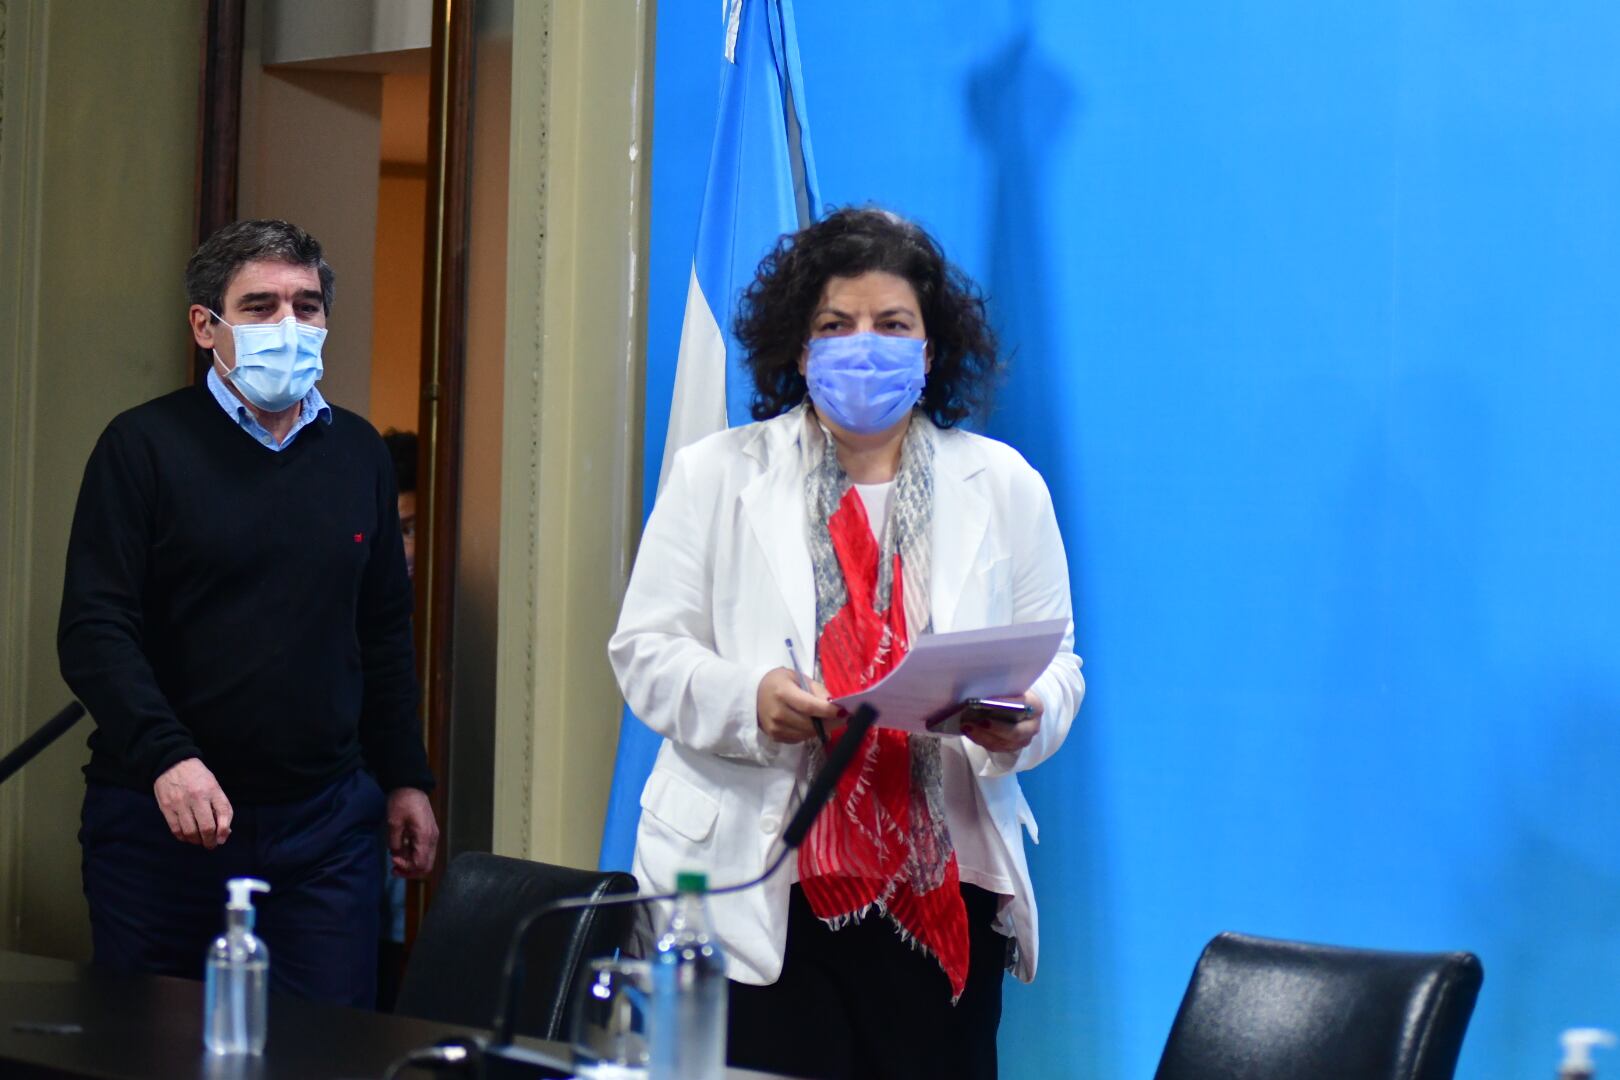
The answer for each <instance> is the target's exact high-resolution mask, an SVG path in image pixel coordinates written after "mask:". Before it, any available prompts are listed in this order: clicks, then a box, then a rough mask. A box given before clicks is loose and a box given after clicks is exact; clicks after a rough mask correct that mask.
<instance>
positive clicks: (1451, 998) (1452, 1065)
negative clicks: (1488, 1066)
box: [1156, 933, 1485, 1080]
mask: <svg viewBox="0 0 1620 1080" xmlns="http://www.w3.org/2000/svg"><path fill="white" fill-rule="evenodd" d="M1484 977H1485V976H1484V970H1483V969H1482V968H1481V967H1480V963H1479V959H1478V958H1477V957H1475V956H1474V955H1473V954H1472V953H1398V952H1376V951H1372V950H1367V949H1343V948H1336V947H1333V946H1328V945H1305V944H1301V943H1299V942H1293V941H1272V940H1268V939H1266V938H1257V937H1248V936H1246V935H1243V934H1232V933H1226V934H1221V935H1220V936H1218V937H1216V938H1215V940H1213V941H1211V942H1210V943H1209V945H1208V946H1207V947H1205V949H1204V954H1203V955H1202V956H1200V957H1199V958H1198V966H1197V967H1196V968H1195V969H1194V970H1193V976H1192V982H1191V984H1189V985H1188V987H1187V993H1186V996H1185V997H1183V998H1182V1000H1181V1009H1180V1011H1178V1012H1177V1013H1176V1022H1175V1025H1174V1027H1172V1028H1171V1030H1170V1038H1169V1039H1168V1040H1167V1042H1166V1043H1165V1047H1164V1056H1163V1057H1162V1058H1160V1060H1159V1071H1158V1073H1157V1074H1156V1080H1194V1078H1196V1080H1239V1078H1241V1080H1299V1078H1300V1077H1307V1076H1308V1077H1311V1078H1312V1080H1333V1078H1339V1077H1342V1078H1344V1080H1352V1078H1353V1080H1450V1077H1451V1076H1452V1074H1453V1073H1454V1072H1455V1071H1456V1068H1457V1053H1458V1051H1460V1050H1461V1049H1462V1040H1463V1033H1464V1032H1466V1031H1467V1030H1468V1019H1469V1017H1470V1016H1471V1015H1472V1014H1473V1011H1474V999H1475V997H1477V996H1478V994H1479V986H1480V983H1481V981H1482V980H1483V979H1484Z"/></svg>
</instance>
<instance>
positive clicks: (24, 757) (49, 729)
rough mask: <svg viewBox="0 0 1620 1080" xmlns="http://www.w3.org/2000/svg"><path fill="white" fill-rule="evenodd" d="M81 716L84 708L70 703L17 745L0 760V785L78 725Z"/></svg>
mask: <svg viewBox="0 0 1620 1080" xmlns="http://www.w3.org/2000/svg"><path fill="white" fill-rule="evenodd" d="M83 715H84V706H83V705H80V704H79V703H78V702H77V701H71V702H69V703H68V705H67V707H66V708H65V709H63V710H62V711H61V712H59V713H57V714H56V715H55V716H53V717H51V718H50V719H49V720H47V721H45V726H44V727H41V728H40V729H39V730H38V731H36V732H34V733H33V734H32V735H30V736H28V738H26V739H24V740H23V741H22V742H20V743H18V744H17V748H16V749H15V750H13V751H11V753H9V754H7V755H6V756H5V757H3V758H0V784H3V783H5V782H6V781H7V780H9V779H10V778H11V775H12V773H15V772H16V771H17V770H18V769H20V768H22V767H23V766H24V765H26V764H28V763H29V762H30V761H32V760H33V759H34V757H35V755H37V754H38V753H39V752H40V751H41V750H43V749H45V748H46V747H47V746H49V745H51V743H53V742H55V741H56V740H57V739H58V738H60V737H61V735H62V734H63V732H65V731H67V729H68V728H70V727H72V726H73V725H74V724H76V723H78V722H79V717H81V716H83Z"/></svg>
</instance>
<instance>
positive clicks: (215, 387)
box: [208, 364, 332, 451]
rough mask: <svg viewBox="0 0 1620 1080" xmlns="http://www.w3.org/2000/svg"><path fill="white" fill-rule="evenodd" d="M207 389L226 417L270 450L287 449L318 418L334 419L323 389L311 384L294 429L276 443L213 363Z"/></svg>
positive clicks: (274, 438) (300, 406)
mask: <svg viewBox="0 0 1620 1080" xmlns="http://www.w3.org/2000/svg"><path fill="white" fill-rule="evenodd" d="M208 390H209V392H210V393H212V394H213V395H214V400H215V401H217V402H219V407H220V408H222V409H224V410H225V415H226V416H229V417H230V418H231V419H232V420H235V421H236V423H237V425H238V426H240V427H241V429H242V430H243V431H245V432H247V433H248V434H249V435H251V436H253V438H254V441H256V442H257V443H258V444H259V445H260V446H263V447H265V448H267V449H270V450H278V451H279V450H285V449H287V447H289V446H291V445H292V441H293V439H295V438H297V437H298V433H299V432H300V431H302V430H304V428H306V427H308V426H309V425H310V424H313V423H314V422H315V421H316V419H317V418H319V419H321V420H324V421H326V422H327V423H328V424H330V423H331V422H332V406H330V405H328V404H327V403H326V399H325V398H323V397H321V392H320V391H319V390H317V389H315V388H314V387H313V386H312V387H310V388H309V393H307V394H305V395H304V399H303V400H302V401H300V402H299V403H298V405H299V408H298V419H297V420H294V421H293V426H292V430H291V431H289V432H287V438H286V440H285V441H284V442H282V443H280V444H277V442H276V437H275V436H274V435H272V434H270V432H269V430H268V429H267V428H265V426H264V425H263V424H261V423H259V420H258V418H257V417H255V416H254V415H253V411H252V410H251V409H249V408H248V407H247V406H246V405H244V404H242V399H241V398H239V397H237V396H236V395H235V394H233V393H231V391H230V388H229V387H227V386H226V385H225V380H224V379H221V378H220V377H219V369H218V368H216V367H215V366H214V365H212V364H210V365H209V366H208Z"/></svg>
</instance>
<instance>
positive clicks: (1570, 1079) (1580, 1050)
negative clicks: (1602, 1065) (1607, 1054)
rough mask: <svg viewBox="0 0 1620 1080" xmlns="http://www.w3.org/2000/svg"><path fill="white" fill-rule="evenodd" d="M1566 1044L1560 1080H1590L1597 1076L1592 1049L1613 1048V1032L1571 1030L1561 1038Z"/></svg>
mask: <svg viewBox="0 0 1620 1080" xmlns="http://www.w3.org/2000/svg"><path fill="white" fill-rule="evenodd" d="M1558 1038H1559V1041H1560V1042H1562V1043H1563V1044H1564V1061H1563V1063H1562V1064H1561V1065H1559V1066H1558V1080H1590V1078H1591V1077H1593V1076H1595V1075H1597V1068H1596V1066H1594V1065H1593V1064H1592V1048H1593V1047H1595V1046H1613V1045H1614V1044H1615V1040H1614V1034H1613V1032H1609V1031H1604V1030H1603V1029H1602V1028H1570V1029H1569V1030H1568V1031H1565V1032H1564V1033H1563V1034H1562V1035H1560V1036H1559V1037H1558Z"/></svg>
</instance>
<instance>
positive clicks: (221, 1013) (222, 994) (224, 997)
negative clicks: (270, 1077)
mask: <svg viewBox="0 0 1620 1080" xmlns="http://www.w3.org/2000/svg"><path fill="white" fill-rule="evenodd" d="M225 888H226V890H227V891H228V892H229V893H230V894H231V899H230V903H228V904H226V905H225V932H224V933H223V934H221V935H220V936H219V937H217V938H215V939H214V943H213V944H212V945H211V946H209V948H208V981H207V983H206V984H205V985H204V987H203V1043H204V1044H205V1045H206V1046H207V1047H208V1049H209V1051H210V1052H211V1053H215V1054H262V1053H264V1037H265V1026H266V1017H265V1006H266V1001H265V993H266V987H265V984H266V983H267V982H268V981H269V978H270V950H268V949H266V948H265V947H264V942H262V941H260V940H259V939H258V938H257V937H255V936H254V934H253V894H254V893H256V892H269V891H270V886H268V885H266V884H265V883H264V882H262V881H259V880H258V879H256V878H231V880H229V881H227V882H226V883H225Z"/></svg>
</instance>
